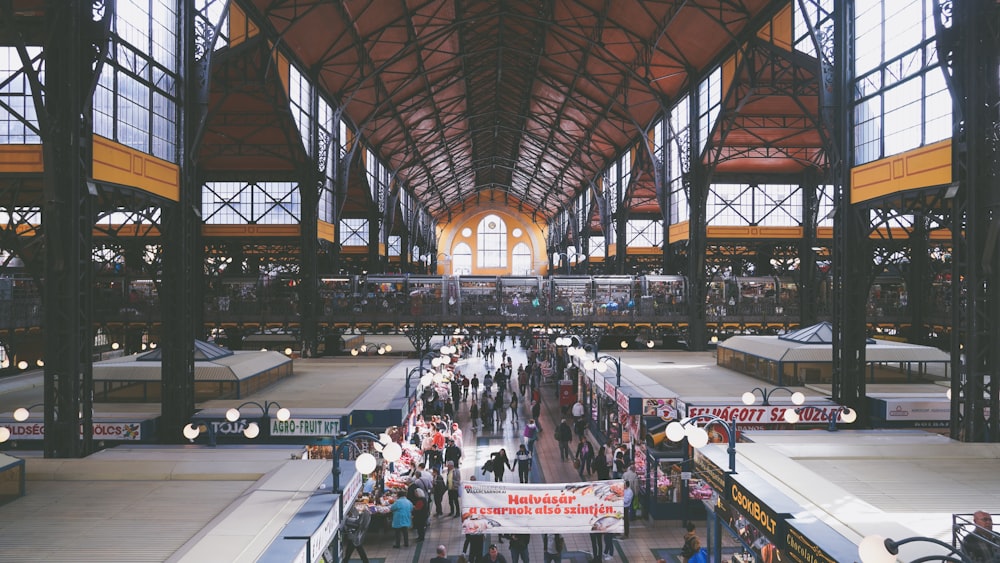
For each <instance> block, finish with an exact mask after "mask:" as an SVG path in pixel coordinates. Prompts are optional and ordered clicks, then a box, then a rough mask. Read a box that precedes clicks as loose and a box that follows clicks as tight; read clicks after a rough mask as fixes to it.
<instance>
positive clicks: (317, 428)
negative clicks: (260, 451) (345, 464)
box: [271, 418, 340, 437]
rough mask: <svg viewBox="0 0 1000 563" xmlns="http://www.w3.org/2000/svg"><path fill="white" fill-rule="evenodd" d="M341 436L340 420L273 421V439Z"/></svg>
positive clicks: (296, 419) (292, 419)
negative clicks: (281, 437) (280, 437)
mask: <svg viewBox="0 0 1000 563" xmlns="http://www.w3.org/2000/svg"><path fill="white" fill-rule="evenodd" d="M337 434H340V419H339V418H290V419H288V420H285V421H281V420H278V419H277V418H272V419H271V437H275V436H324V437H326V436H336V435H337Z"/></svg>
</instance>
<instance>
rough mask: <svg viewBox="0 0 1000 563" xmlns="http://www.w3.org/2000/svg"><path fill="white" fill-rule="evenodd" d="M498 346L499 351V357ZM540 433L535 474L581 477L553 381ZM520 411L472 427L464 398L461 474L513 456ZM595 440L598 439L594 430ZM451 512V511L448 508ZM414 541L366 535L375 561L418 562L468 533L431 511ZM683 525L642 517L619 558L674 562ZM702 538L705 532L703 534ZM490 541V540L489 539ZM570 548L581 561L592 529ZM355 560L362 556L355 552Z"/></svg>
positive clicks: (518, 357) (545, 394)
mask: <svg viewBox="0 0 1000 563" xmlns="http://www.w3.org/2000/svg"><path fill="white" fill-rule="evenodd" d="M506 349H507V353H508V354H509V355H511V357H512V361H513V364H514V367H515V370H516V367H517V366H518V365H519V364H523V363H526V362H527V359H526V354H525V350H523V349H522V348H520V347H512V346H511V344H510V341H509V340H508V341H507V342H506ZM499 355H500V354H499V351H498V353H497V356H498V358H499ZM461 369H462V371H463V372H464V373H466V374H472V373H477V374H479V375H480V377H482V375H483V373H484V372H485V371H486V366H485V365H484V364H483V361H482V359H480V358H475V357H473V358H469V359H468V360H465V362H464V363H463V364H462V365H461ZM542 406H543V408H542V415H541V421H540V422H541V427H542V429H543V432H542V434H541V435H540V437H539V440H538V442H537V443H536V469H537V471H533V477H534V478H537V479H542V480H544V482H568V481H577V480H579V476H578V475H577V473H576V470H575V469H573V465H572V464H571V463H570V462H569V461H565V462H564V461H561V460H560V459H559V448H558V444H557V443H556V441H555V439H554V438H553V437H552V432H553V429H554V428H555V427H556V425H557V424H558V422H559V417H560V411H559V405H558V400H557V398H556V388H555V386H554V385H543V387H542ZM521 410H522V412H521V414H520V417H519V420H518V421H513V420H511V419H510V411H509V410H508V411H507V412H506V415H507V418H506V419H505V420H504V423H503V424H502V425H501V426H500V428H498V429H497V430H496V431H493V432H480V433H478V434H477V433H475V432H473V430H472V428H471V426H470V424H469V416H468V403H462V406H461V410H460V414H459V417H460V422H461V423H462V431H463V433H464V435H465V447H464V450H465V451H464V454H465V456H464V457H463V459H462V475H463V477H464V478H466V479H468V477H469V476H471V475H472V474H473V472H476V475H477V477H478V478H480V479H481V478H483V477H482V473H481V472H480V470H479V468H480V467H481V466H482V463H483V461H484V460H485V456H488V454H489V452H492V451H496V450H497V449H499V448H501V447H503V448H506V450H507V452H508V455H510V456H513V453H514V452H515V451H517V446H518V444H519V443H520V434H521V431H522V429H523V424H524V422H525V416H524V410H525V407H524V405H523V402H522V408H521ZM590 438H591V441H592V442H596V440H594V439H593V436H591V437H590ZM517 479H518V477H517V473H516V472H511V471H508V472H507V473H506V474H505V475H504V481H509V482H517ZM445 514H447V512H446V513H445ZM410 535H411V538H410V547H409V548H401V549H394V548H393V547H392V544H393V535H392V532H391V531H390V532H387V533H384V534H383V533H381V532H376V533H370V534H368V537H367V538H366V540H365V547H366V549H367V551H368V555H369V558H370V561H372V563H376V562H380V561H384V562H385V563H404V562H405V563H411V562H412V563H416V562H426V561H430V559H431V558H433V557H434V555H435V553H434V550H435V548H436V547H437V546H438V545H444V546H445V548H446V549H447V553H448V555H449V556H450V557H451V558H452V560H454V557H455V556H457V555H458V554H460V553H462V544H463V542H464V537H463V536H462V534H461V524H460V521H459V520H458V519H456V518H449V517H447V516H444V517H434V516H431V525H430V529H429V530H428V532H427V537H426V539H425V541H424V542H422V543H415V542H414V541H413V538H414V537H415V534H413V533H412V532H411V534H410ZM683 535H684V534H683V529H682V528H681V522H678V521H669V522H668V521H652V520H638V521H634V522H633V523H632V526H631V532H630V534H629V539H616V540H615V553H616V555H615V557H614V560H615V561H631V562H654V561H656V558H657V557H658V556H659V557H664V556H666V560H667V561H668V562H670V563H675V562H676V561H680V558H679V556H678V555H676V553H678V552H679V551H680V550H679V548H680V546H681V545H682V544H683V543H684V542H683ZM703 541H704V538H703ZM541 543H542V542H541V536H540V535H539V536H537V537H532V542H531V546H530V556H531V559H532V560H533V561H536V562H538V563H541V561H542V545H541ZM487 545H488V544H487ZM566 550H567V552H566V553H565V554H564V556H563V561H573V562H582V561H586V560H588V559H589V556H590V551H591V547H590V537H589V535H585V534H581V535H570V536H566ZM500 552H501V553H502V554H503V555H504V556H505V557H506V558H507V560H508V561H510V554H509V552H508V551H507V549H506V545H501V546H500ZM351 561H352V562H353V561H360V560H359V559H357V555H355V556H354V558H352V559H351Z"/></svg>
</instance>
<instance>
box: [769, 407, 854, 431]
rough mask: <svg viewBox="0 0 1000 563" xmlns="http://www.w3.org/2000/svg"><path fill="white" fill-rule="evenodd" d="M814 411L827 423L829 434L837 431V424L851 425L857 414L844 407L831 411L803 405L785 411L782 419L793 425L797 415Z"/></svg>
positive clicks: (796, 420)
mask: <svg viewBox="0 0 1000 563" xmlns="http://www.w3.org/2000/svg"><path fill="white" fill-rule="evenodd" d="M808 411H816V412H818V413H819V414H820V415H821V416H822V417H823V421H824V422H827V423H828V426H827V430H829V431H830V432H836V431H837V423H838V422H843V423H846V424H851V423H852V422H854V421H855V420H857V419H858V412H857V411H855V410H853V409H850V408H848V407H845V406H841V405H837V408H835V409H833V410H827V409H824V408H821V407H814V406H812V405H805V406H802V407H797V408H794V409H788V410H786V411H785V414H784V418H785V422H789V423H791V424H795V423H796V422H798V421H799V418H800V417H799V415H800V414H801V413H803V412H808Z"/></svg>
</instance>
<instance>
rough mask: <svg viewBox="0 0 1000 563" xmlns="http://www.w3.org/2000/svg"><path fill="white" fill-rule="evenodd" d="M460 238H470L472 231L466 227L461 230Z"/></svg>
mask: <svg viewBox="0 0 1000 563" xmlns="http://www.w3.org/2000/svg"><path fill="white" fill-rule="evenodd" d="M462 236H463V237H466V238H468V237H471V236H472V229H470V228H469V227H466V228H464V229H462Z"/></svg>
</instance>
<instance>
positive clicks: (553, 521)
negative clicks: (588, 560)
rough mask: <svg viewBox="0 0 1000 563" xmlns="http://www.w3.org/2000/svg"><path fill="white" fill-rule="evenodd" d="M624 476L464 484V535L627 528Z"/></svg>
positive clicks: (607, 530) (549, 532)
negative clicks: (548, 481) (565, 481)
mask: <svg viewBox="0 0 1000 563" xmlns="http://www.w3.org/2000/svg"><path fill="white" fill-rule="evenodd" d="M623 492H624V488H623V485H622V482H621V481H620V480H616V481H593V482H582V483H486V482H479V481H472V482H466V483H463V484H462V495H463V496H462V533H463V534H484V533H486V534H553V533H558V534H589V533H591V532H602V533H603V532H610V533H623V532H624V531H625V521H624V520H623V518H624V504H625V503H624V499H623V498H622V494H623Z"/></svg>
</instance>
